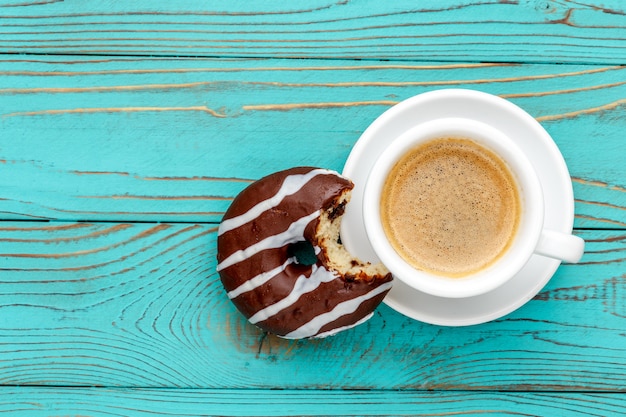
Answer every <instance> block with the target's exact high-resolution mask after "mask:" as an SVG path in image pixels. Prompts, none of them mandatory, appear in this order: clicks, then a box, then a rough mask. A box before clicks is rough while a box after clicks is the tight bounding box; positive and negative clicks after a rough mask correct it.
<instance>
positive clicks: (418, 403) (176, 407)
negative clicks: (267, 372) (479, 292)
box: [0, 387, 624, 417]
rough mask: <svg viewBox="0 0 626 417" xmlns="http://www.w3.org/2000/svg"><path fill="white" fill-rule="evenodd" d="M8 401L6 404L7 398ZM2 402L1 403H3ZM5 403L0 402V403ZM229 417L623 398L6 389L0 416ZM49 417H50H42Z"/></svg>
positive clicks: (595, 406) (583, 407)
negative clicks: (128, 416)
mask: <svg viewBox="0 0 626 417" xmlns="http://www.w3.org/2000/svg"><path fill="white" fill-rule="evenodd" d="M9 398H11V399H12V400H11V401H8V399H9ZM5 399H6V400H5ZM4 401H6V402H4ZM16 409H17V410H19V413H20V414H19V415H20V416H23V417H31V416H41V415H50V414H52V415H57V416H65V415H74V414H73V413H77V412H78V413H79V414H78V415H81V416H83V415H87V416H90V415H98V416H123V415H134V416H139V417H147V416H154V415H167V416H172V417H193V416H210V415H233V416H250V415H261V416H293V415H315V416H319V415H330V416H365V415H367V416H370V415H387V416H391V415H397V416H399V415H406V416H415V415H436V416H442V417H444V416H461V417H466V416H476V415H489V416H493V417H498V416H520V415H523V416H550V417H553V416H574V417H578V416H580V417H589V416H610V415H620V414H623V410H624V396H623V395H614V394H606V393H527V394H520V393H513V392H468V391H461V392H445V391H436V392H428V391H418V392H416V391H409V392H407V391H338V390H334V391H333V390H325V391H320V390H314V391H306V392H303V391H294V390H272V391H252V390H250V391H248V394H247V395H245V396H242V395H241V391H237V390H206V389H199V390H180V389H110V388H106V389H104V388H97V389H94V388H30V387H24V388H19V389H16V388H4V389H0V414H4V413H5V412H12V411H13V410H16ZM44 413H49V414H44Z"/></svg>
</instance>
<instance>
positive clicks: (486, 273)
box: [363, 118, 584, 298]
mask: <svg viewBox="0 0 626 417" xmlns="http://www.w3.org/2000/svg"><path fill="white" fill-rule="evenodd" d="M446 137H459V138H466V139H469V140H471V141H474V142H476V143H477V144H479V145H482V146H483V147H486V148H487V149H489V150H491V151H492V152H494V153H495V154H496V155H497V156H499V157H500V159H501V160H502V161H503V162H504V163H505V164H506V165H507V166H508V168H509V170H510V172H511V173H512V175H513V176H514V177H515V179H516V182H517V185H518V192H519V195H520V203H521V211H520V218H519V226H518V227H517V231H516V232H515V235H514V237H513V238H512V241H511V243H510V244H509V245H508V248H507V249H506V250H505V252H504V253H503V254H502V255H501V256H500V257H499V258H498V259H497V260H496V261H494V262H493V263H492V264H490V265H489V266H487V267H485V268H484V269H482V270H479V271H478V272H473V273H470V274H469V275H467V276H463V277H460V278H459V277H446V276H443V275H441V274H434V273H430V272H426V271H424V270H421V269H418V268H416V267H414V266H412V265H411V264H409V262H407V261H406V260H405V259H404V258H402V256H401V255H400V254H399V253H398V252H397V251H396V250H395V249H394V248H393V246H392V244H391V243H390V241H389V239H388V237H387V236H386V234H385V231H384V229H383V224H382V220H381V207H380V202H381V196H382V192H383V188H384V186H385V181H386V179H387V177H388V175H389V173H390V171H391V170H392V168H393V167H394V166H395V164H396V163H397V162H398V161H399V160H400V159H401V158H402V156H404V155H405V154H406V153H407V152H409V151H410V150H412V149H414V148H416V147H417V146H419V145H421V144H424V143H426V142H429V141H432V140H435V139H440V138H446ZM363 221H364V225H365V230H366V232H367V236H368V239H369V241H370V244H371V245H372V248H373V249H374V251H375V253H376V255H377V256H378V257H379V258H380V260H381V261H382V262H383V264H385V265H386V266H387V268H389V270H390V271H391V272H392V274H393V275H394V277H395V278H396V279H399V280H401V281H403V282H404V283H406V284H407V285H409V286H411V287H413V288H415V289H417V290H419V291H422V292H424V293H427V294H431V295H435V296H439V297H446V298H463V297H472V296H476V295H479V294H484V293H487V292H489V291H491V290H493V289H495V288H497V287H499V286H500V285H502V284H504V283H505V282H507V281H508V280H509V279H511V278H512V277H514V276H515V275H516V274H517V273H518V272H519V271H520V270H521V269H522V268H523V267H524V265H525V264H526V263H527V262H528V260H529V259H530V257H531V256H532V255H534V254H536V255H540V256H547V257H550V258H554V259H559V260H562V261H566V262H572V263H575V262H578V261H579V260H580V258H581V257H582V254H583V252H584V241H583V240H582V239H581V238H580V237H578V236H574V235H572V234H567V233H562V232H558V231H553V230H548V229H544V226H543V221H544V200H543V191H542V187H541V183H540V181H539V178H538V176H537V174H536V172H535V170H534V168H533V165H532V164H531V162H530V161H529V160H528V158H527V157H526V155H525V154H524V153H523V152H522V151H521V149H520V148H519V147H518V146H517V145H516V144H515V143H514V142H513V141H512V140H511V139H510V138H509V137H508V136H506V135H505V134H504V133H502V132H501V131H499V130H497V129H495V128H494V127H492V126H489V125H487V124H485V123H482V122H478V121H475V120H471V119H465V118H442V119H436V120H432V121H429V122H425V123H422V124H419V125H417V126H415V127H414V128H412V129H410V130H408V131H406V132H405V133H403V134H402V135H400V136H399V137H397V138H396V139H394V140H393V141H392V142H391V143H390V144H389V146H388V147H387V148H386V149H385V150H384V151H383V152H382V153H381V155H380V156H379V157H378V159H377V160H376V162H375V164H374V166H373V168H372V170H371V172H370V174H369V177H368V179H367V182H366V184H365V187H364V196H363Z"/></svg>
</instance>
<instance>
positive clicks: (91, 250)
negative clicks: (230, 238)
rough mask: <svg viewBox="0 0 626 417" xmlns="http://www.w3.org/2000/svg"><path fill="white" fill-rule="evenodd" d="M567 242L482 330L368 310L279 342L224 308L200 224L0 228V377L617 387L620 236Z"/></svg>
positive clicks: (623, 288)
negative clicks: (549, 274) (350, 321)
mask: <svg viewBox="0 0 626 417" xmlns="http://www.w3.org/2000/svg"><path fill="white" fill-rule="evenodd" d="M579 234H580V235H581V236H582V237H583V238H585V239H586V240H587V241H588V247H587V253H586V254H585V256H584V258H583V260H582V262H581V264H579V265H564V266H562V267H561V268H560V269H559V270H558V272H557V274H556V275H555V277H554V278H553V279H552V280H551V281H550V283H549V284H548V286H547V287H546V288H545V289H544V290H543V291H542V292H541V293H540V294H538V295H537V297H535V299H534V300H532V301H531V302H529V303H528V304H527V305H526V306H524V307H523V308H521V309H519V310H517V311H516V312H513V313H511V314H509V315H508V316H506V317H504V318H502V319H500V320H496V321H495V322H491V323H487V324H484V325H480V326H471V327H465V328H447V327H440V326H432V325H427V324H423V323H419V322H416V321H414V320H411V319H408V318H406V317H404V316H401V315H400V314H398V313H396V312H395V311H393V310H391V309H390V308H388V307H386V306H381V307H380V308H379V309H378V311H377V314H376V315H375V317H374V318H372V319H371V320H370V321H369V322H367V323H366V324H364V325H362V326H359V327H357V328H356V329H353V330H350V331H346V332H343V333H341V334H339V335H337V336H335V337H331V338H327V339H323V340H316V341H294V340H283V339H279V338H276V337H273V336H267V335H265V334H263V333H262V332H261V331H260V330H258V329H257V328H256V327H254V326H252V325H250V324H249V323H247V321H246V320H245V319H244V318H243V316H242V315H241V314H239V313H238V312H237V311H236V309H235V308H234V307H233V306H232V304H231V303H230V301H229V300H228V298H227V297H226V295H225V293H224V291H223V289H222V287H221V284H220V282H219V279H218V277H217V274H216V272H215V227H214V226H212V225H202V224H167V223H161V224H149V223H91V224H90V223H63V222H50V223H40V222H15V223H11V222H3V223H2V224H1V225H0V383H1V384H2V385H20V386H22V385H31V386H32V385H45V386H59V385H62V386H104V387H155V388H157V387H178V388H194V389H200V388H210V389H227V388H231V389H234V388H240V389H313V390H315V389H324V390H327V389H350V390H353V389H373V390H384V389H392V390H396V389H403V390H404V389H410V390H437V391H458V390H461V391H462V390H480V391H491V390H497V391H502V390H504V391H549V390H557V391H606V392H609V391H617V392H623V391H624V381H626V333H625V332H624V328H626V307H625V306H626V276H624V274H623V271H624V267H625V265H626V256H625V251H624V248H625V247H626V245H625V243H626V234H625V233H624V231H602V230H595V231H581V232H579ZM5 392H6V391H5ZM33 392H37V391H33ZM0 395H1V393H0ZM450 395H452V394H451V393H450ZM620 398H621V397H620ZM620 401H622V400H620Z"/></svg>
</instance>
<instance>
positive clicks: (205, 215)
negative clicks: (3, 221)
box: [0, 56, 626, 228]
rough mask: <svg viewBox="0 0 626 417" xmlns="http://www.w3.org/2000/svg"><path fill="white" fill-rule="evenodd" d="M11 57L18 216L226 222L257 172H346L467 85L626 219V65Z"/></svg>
mask: <svg viewBox="0 0 626 417" xmlns="http://www.w3.org/2000/svg"><path fill="white" fill-rule="evenodd" d="M0 68H1V69H0V129H1V131H2V135H3V137H4V140H3V143H2V146H1V147H0V163H1V165H0V169H2V172H3V175H2V176H1V177H0V186H2V187H3V195H2V199H1V200H0V213H2V217H3V218H7V219H61V220H113V221H128V220H134V221H146V220H149V221H192V222H197V221H200V222H218V221H219V219H220V218H221V216H222V214H223V212H224V210H225V209H226V208H227V207H228V205H229V204H230V201H231V200H232V198H233V197H234V196H235V195H236V194H237V193H238V192H239V191H241V190H242V189H243V187H245V186H246V185H247V184H248V183H249V182H250V181H251V180H253V179H256V178H259V177H261V176H263V175H265V174H268V173H269V172H272V171H274V170H277V169H283V168H287V167H290V166H297V165H319V166H324V167H328V168H331V169H336V170H339V171H341V169H342V167H343V163H344V162H345V160H346V157H347V156H348V154H349V152H350V149H351V147H352V146H353V144H354V143H355V142H356V140H357V139H358V138H359V135H360V134H361V132H363V130H365V128H367V126H368V125H369V124H370V123H371V122H372V121H373V120H374V119H375V118H376V117H377V116H378V115H380V113H382V112H383V111H385V110H387V109H388V108H389V107H390V106H392V105H393V104H395V103H397V102H398V101H401V100H403V99H406V98H408V97H411V96H413V95H415V94H419V93H422V92H425V91H429V90H433V89H437V88H454V87H459V88H473V89H480V90H482V91H486V92H490V93H493V94H497V95H500V96H501V97H504V98H507V99H509V100H511V101H512V102H514V103H516V104H518V105H519V106H521V107H522V108H524V109H525V110H526V111H528V112H529V113H530V114H531V115H533V116H534V117H536V118H537V120H539V121H540V122H541V123H542V124H543V125H544V126H545V127H546V129H547V130H548V132H549V133H550V134H551V135H552V136H553V138H554V140H555V142H556V143H557V145H558V146H559V147H560V148H561V150H562V152H563V154H564V157H565V160H566V162H567V163H568V166H569V169H570V173H571V175H572V177H573V181H574V191H575V195H576V199H577V201H576V212H577V219H576V226H578V227H601V228H607V227H609V228H610V227H626V210H625V208H626V182H625V181H624V178H626V164H625V163H624V152H623V147H624V136H623V132H624V123H625V120H626V113H625V109H626V98H625V97H626V68H625V67H621V66H614V65H597V66H595V65H594V66H589V65H537V64H446V63H427V64H425V63H417V64H406V63H402V62H399V61H398V62H385V63H378V64H372V63H363V62H354V61H320V60H307V61H277V60H250V59H238V60H216V59H154V58H141V59H134V58H133V59H130V58H107V59H103V58H82V57H28V58H24V57H10V56H5V57H3V58H2V60H0ZM242 149H245V150H246V151H245V152H241V150H242ZM598 161H603V162H602V163H598Z"/></svg>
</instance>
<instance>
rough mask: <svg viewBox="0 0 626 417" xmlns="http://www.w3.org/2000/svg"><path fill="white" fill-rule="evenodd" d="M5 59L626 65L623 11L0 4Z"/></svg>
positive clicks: (588, 6)
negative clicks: (57, 56) (23, 56)
mask: <svg viewBox="0 0 626 417" xmlns="http://www.w3.org/2000/svg"><path fill="white" fill-rule="evenodd" d="M0 24H1V26H0V53H16V54H25V53H27V54H96V55H134V56H142V55H143V56H146V55H148V56H153V55H169V56H179V57H180V56H220V57H256V58H263V57H273V58H278V57H286V58H349V59H355V58H356V59H413V60H415V59H417V60H446V61H464V62H465V61H470V62H479V61H491V62H493V61H499V62H549V63H563V62H577V63H603V64H604V63H615V64H623V63H624V53H625V52H624V51H625V49H626V37H625V36H624V31H625V30H626V6H625V5H624V3H623V2H622V1H621V0H604V1H597V0H596V1H577V0H519V1H516V0H454V1H448V2H441V1H438V0H424V1H420V2H419V3H417V4H416V3H415V2H413V1H409V0H402V1H394V2H393V4H388V3H387V2H380V1H372V0H368V1H366V0H362V1H339V2H337V1H333V0H312V1H307V2H287V3H275V2H273V3H270V4H265V3H264V2H253V3H252V4H251V3H250V2H248V1H243V0H237V1H229V2H208V3H207V2H204V1H199V0H195V1H185V2H154V1H150V0H140V1H133V2H108V3H107V2H105V3H102V2H99V1H86V0H73V1H62V2H60V1H21V0H3V1H2V2H0Z"/></svg>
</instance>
